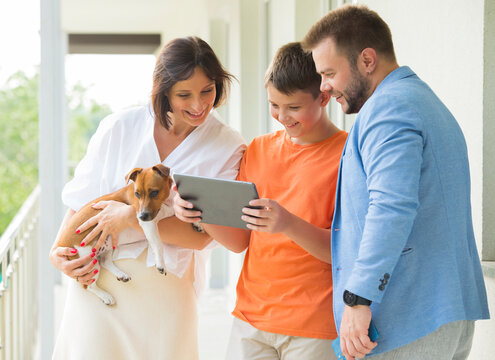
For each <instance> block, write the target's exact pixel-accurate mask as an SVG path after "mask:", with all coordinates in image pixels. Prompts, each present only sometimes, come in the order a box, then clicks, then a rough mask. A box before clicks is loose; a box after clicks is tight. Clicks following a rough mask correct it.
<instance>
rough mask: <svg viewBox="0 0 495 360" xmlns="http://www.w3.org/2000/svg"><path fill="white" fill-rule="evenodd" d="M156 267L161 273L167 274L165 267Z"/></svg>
mask: <svg viewBox="0 0 495 360" xmlns="http://www.w3.org/2000/svg"><path fill="white" fill-rule="evenodd" d="M156 269H157V270H158V272H159V273H160V274H163V275H167V272H166V271H165V269H164V268H162V267H157V268H156Z"/></svg>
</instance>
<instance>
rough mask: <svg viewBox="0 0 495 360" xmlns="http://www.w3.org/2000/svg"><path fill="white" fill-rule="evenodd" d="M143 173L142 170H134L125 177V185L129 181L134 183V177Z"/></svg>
mask: <svg viewBox="0 0 495 360" xmlns="http://www.w3.org/2000/svg"><path fill="white" fill-rule="evenodd" d="M141 171H143V169H142V168H134V169H132V171H131V172H130V173H129V174H127V175H126V176H125V183H126V184H128V183H129V180H132V181H136V177H137V176H138V175H139V174H140V173H141Z"/></svg>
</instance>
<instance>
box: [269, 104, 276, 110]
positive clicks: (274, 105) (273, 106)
mask: <svg viewBox="0 0 495 360" xmlns="http://www.w3.org/2000/svg"><path fill="white" fill-rule="evenodd" d="M270 106H271V107H272V108H274V109H278V105H277V104H272V103H270Z"/></svg>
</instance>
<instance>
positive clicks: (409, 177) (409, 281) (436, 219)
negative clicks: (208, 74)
mask: <svg viewBox="0 0 495 360" xmlns="http://www.w3.org/2000/svg"><path fill="white" fill-rule="evenodd" d="M302 43H303V46H304V48H305V49H306V50H309V51H312V54H313V58H314V61H315V64H316V69H317V71H318V72H319V73H320V75H321V77H322V83H321V90H322V91H328V92H329V93H330V95H331V96H334V97H335V98H336V100H337V102H338V103H340V104H341V106H342V110H343V111H344V112H345V113H347V114H351V113H358V116H357V118H356V122H355V124H354V126H353V128H352V130H351V131H350V133H349V137H348V141H347V144H346V147H345V149H344V152H343V155H342V160H341V167H340V173H339V183H338V185H337V199H336V208H335V215H334V220H333V224H332V271H333V284H334V312H335V321H336V325H337V329H340V331H339V335H340V338H341V340H340V341H341V348H342V352H343V354H344V355H345V356H346V357H347V359H348V360H349V359H354V357H357V358H362V357H364V356H365V355H366V354H370V355H371V356H370V357H369V358H370V359H407V360H414V359H418V360H419V359H421V360H425V359H453V358H455V359H465V358H466V357H467V355H468V354H469V351H470V348H471V343H472V337H473V332H474V320H476V319H487V318H489V313H488V305H487V300H486V291H485V285H484V282H483V277H482V272H481V266H480V261H479V258H478V253H477V250H476V244H475V241H474V235H473V228H472V220H471V205H470V179H469V164H468V156H467V150H466V144H465V140H464V137H463V134H462V132H461V129H460V127H459V125H458V124H457V122H456V120H455V119H454V117H453V116H452V114H451V113H450V112H449V110H448V109H447V108H446V107H445V105H444V104H443V103H442V102H441V101H440V100H439V99H438V97H437V96H436V95H435V94H434V93H433V91H432V90H431V89H430V88H429V87H428V86H427V85H426V84H425V83H424V82H423V81H421V80H420V79H419V78H418V77H417V75H416V74H415V73H414V72H413V71H412V70H411V69H410V68H409V67H406V66H404V67H399V65H398V64H397V61H396V58H395V54H394V47H393V43H392V36H391V33H390V29H389V28H388V26H387V24H386V23H385V22H384V21H383V20H382V19H381V18H380V17H379V16H378V14H376V13H375V12H373V11H371V10H369V9H368V8H367V7H365V6H345V7H342V8H339V9H336V10H334V11H331V12H329V13H328V14H327V15H326V16H324V17H323V18H322V19H321V20H320V21H319V22H318V23H316V24H315V25H314V26H313V27H312V28H311V29H310V31H309V32H308V34H307V35H306V36H305V38H304V39H303V42H302ZM372 317H373V322H374V323H375V325H376V328H377V329H378V332H379V337H378V339H377V342H376V343H374V342H371V341H370V339H369V337H368V327H369V325H370V320H371V318H372ZM366 358H367V359H368V357H366Z"/></svg>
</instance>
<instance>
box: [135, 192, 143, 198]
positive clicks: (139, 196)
mask: <svg viewBox="0 0 495 360" xmlns="http://www.w3.org/2000/svg"><path fill="white" fill-rule="evenodd" d="M134 195H136V197H137V198H138V199H141V195H139V193H138V192H137V191H136V192H135V193H134Z"/></svg>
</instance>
